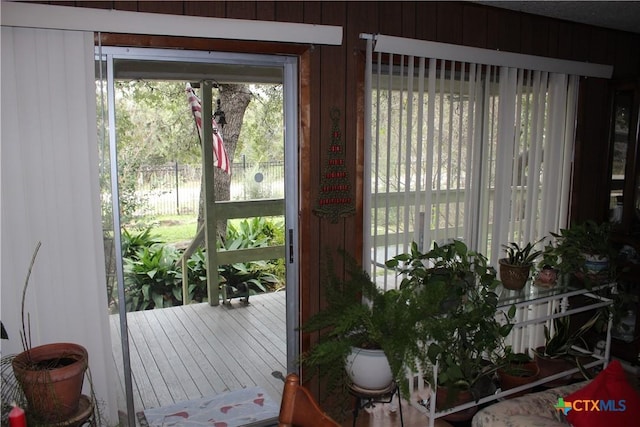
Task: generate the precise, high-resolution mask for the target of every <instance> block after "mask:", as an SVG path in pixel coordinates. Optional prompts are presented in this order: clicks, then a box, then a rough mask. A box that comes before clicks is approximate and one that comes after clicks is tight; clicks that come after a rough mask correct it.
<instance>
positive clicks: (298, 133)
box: [95, 34, 310, 412]
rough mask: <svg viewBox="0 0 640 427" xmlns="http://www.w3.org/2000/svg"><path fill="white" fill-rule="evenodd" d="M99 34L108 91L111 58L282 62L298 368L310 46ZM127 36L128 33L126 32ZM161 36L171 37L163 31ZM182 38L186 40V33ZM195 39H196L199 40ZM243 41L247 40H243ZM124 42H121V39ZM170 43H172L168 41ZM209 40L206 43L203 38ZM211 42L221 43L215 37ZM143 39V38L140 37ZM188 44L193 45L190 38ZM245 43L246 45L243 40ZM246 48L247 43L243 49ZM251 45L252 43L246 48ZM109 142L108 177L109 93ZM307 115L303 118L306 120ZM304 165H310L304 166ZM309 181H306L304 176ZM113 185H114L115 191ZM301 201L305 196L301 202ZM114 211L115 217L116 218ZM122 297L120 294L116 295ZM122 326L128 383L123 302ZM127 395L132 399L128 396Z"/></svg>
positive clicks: (289, 311)
mask: <svg viewBox="0 0 640 427" xmlns="http://www.w3.org/2000/svg"><path fill="white" fill-rule="evenodd" d="M96 37H97V38H99V43H96V48H95V52H96V59H98V58H99V57H103V58H107V81H108V83H107V84H108V86H109V91H110V92H111V91H112V90H113V83H114V70H113V62H112V61H113V59H134V58H135V59H149V60H152V59H154V60H171V61H176V60H181V59H182V60H184V61H185V62H198V61H203V62H218V61H221V62H223V63H228V64H232V65H246V64H255V65H267V66H274V67H277V66H281V67H282V72H283V91H284V93H283V104H284V105H283V108H284V111H285V114H284V120H285V153H284V155H285V247H286V257H285V263H286V266H287V268H286V281H287V295H286V331H287V342H286V346H287V370H288V372H296V371H297V370H298V365H297V360H298V358H299V355H300V353H301V347H300V345H301V344H300V343H301V340H300V332H299V326H300V316H299V314H300V313H301V312H302V307H301V301H302V300H301V298H300V295H301V288H303V281H302V278H303V277H305V275H301V273H300V265H301V259H302V257H301V253H300V231H299V230H300V226H301V224H300V222H301V219H302V215H300V212H301V208H300V206H301V200H300V199H301V197H304V196H300V195H305V194H307V195H308V194H309V192H308V191H304V189H303V188H302V183H304V182H305V180H304V177H303V173H302V171H303V168H301V167H300V159H301V158H305V157H307V155H305V153H304V150H303V147H307V150H308V147H309V144H304V143H303V142H302V141H305V140H306V141H308V140H309V139H308V138H309V134H310V131H309V118H310V115H309V108H305V106H308V104H309V99H310V98H309V86H308V84H304V82H308V73H309V69H310V67H309V61H310V56H309V52H308V50H309V46H304V47H299V46H298V47H296V46H292V45H284V46H285V47H286V49H285V50H286V51H287V54H285V55H282V54H279V55H276V54H275V52H276V51H278V50H279V49H275V46H278V47H282V46H283V45H275V44H270V43H266V44H265V43H248V44H250V45H269V46H270V47H269V48H267V49H265V50H267V51H268V52H267V53H264V52H262V53H255V52H253V53H252V52H245V51H243V52H235V51H234V52H231V51H229V49H221V50H220V51H219V52H218V51H216V52H212V51H210V50H196V49H193V50H192V49H185V48H184V46H183V47H182V49H180V50H177V48H178V46H175V45H173V46H169V47H168V48H164V47H163V48H158V47H157V45H153V43H152V44H151V45H152V46H153V47H148V46H141V47H135V48H131V47H119V46H118V44H119V43H118V42H120V43H122V42H124V40H123V36H122V35H117V34H106V35H105V34H99V35H97V36H96ZM125 37H126V36H125ZM132 37H133V38H136V37H135V36H129V37H126V44H127V45H131V44H132ZM162 39H175V38H171V37H169V38H167V37H162ZM177 39H180V40H181V41H184V39H181V38H177ZM140 40H141V41H142V42H147V44H148V42H149V38H148V37H146V38H141V39H140ZM205 41H206V39H205ZM202 42H203V41H202V40H201V41H200V43H195V44H196V45H200V44H202ZM238 43H239V42H233V43H231V45H233V46H234V47H235V48H237V47H238ZM240 43H241V44H246V43H242V42H240ZM122 44H125V43H122ZM168 44H169V45H171V44H172V43H168ZM206 44H210V43H206ZM214 44H217V45H218V44H220V42H219V41H217V42H216V43H214ZM141 45H145V43H141ZM190 46H193V45H192V44H190ZM245 48H246V46H245ZM241 50H246V49H241ZM249 50H251V49H249ZM108 104H109V112H108V114H109V144H110V152H111V153H112V154H111V155H112V160H111V174H112V177H115V176H117V162H116V161H115V159H114V158H113V156H114V155H115V154H113V153H115V147H116V140H115V128H113V121H114V119H115V111H113V110H114V107H113V99H109V101H108ZM305 118H306V120H305ZM307 169H308V168H307ZM287 171H295V173H287ZM307 182H308V181H307ZM114 189H115V191H114ZM112 191H114V194H118V192H117V191H118V190H117V179H113V178H112ZM113 203H114V209H113V213H114V229H119V228H120V218H119V208H118V203H119V200H118V198H117V197H114V202H113ZM303 203H304V202H303ZM116 216H117V218H116ZM114 244H115V247H121V241H120V236H119V234H116V239H115V241H114ZM116 274H117V280H118V282H119V283H123V276H124V274H123V267H122V259H121V256H120V257H117V262H116ZM120 298H123V295H120ZM120 326H121V336H122V348H123V358H124V359H125V360H124V367H125V370H126V371H127V372H125V373H124V375H125V383H126V384H130V383H131V378H130V375H131V368H130V361H129V360H128V358H129V354H128V341H127V333H126V331H127V324H126V307H124V306H123V308H121V313H120ZM130 387H131V386H130V385H127V386H126V389H127V390H126V393H127V394H130V393H131V391H132V390H131V389H130ZM126 401H127V406H129V405H131V407H128V408H127V411H128V412H132V411H134V408H133V401H132V398H131V397H130V396H126ZM130 401H131V402H130Z"/></svg>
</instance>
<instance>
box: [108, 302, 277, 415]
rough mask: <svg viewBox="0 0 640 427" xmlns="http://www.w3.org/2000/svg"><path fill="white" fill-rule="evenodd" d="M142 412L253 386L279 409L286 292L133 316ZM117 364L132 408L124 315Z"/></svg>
mask: <svg viewBox="0 0 640 427" xmlns="http://www.w3.org/2000/svg"><path fill="white" fill-rule="evenodd" d="M127 322H128V328H129V350H130V356H131V357H130V359H131V371H132V378H133V392H134V404H135V408H136V412H138V411H141V410H143V409H147V408H155V407H160V406H165V405H168V404H171V403H174V402H180V401H184V400H190V399H195V398H200V397H203V396H210V395H215V394H218V393H223V392H225V391H233V390H238V389H241V388H246V387H255V386H260V387H262V388H263V389H264V390H265V391H266V392H267V394H269V395H270V396H271V398H272V399H274V400H275V401H277V402H279V401H280V397H281V393H282V386H283V383H282V381H281V380H280V379H277V378H275V377H274V376H273V375H272V372H274V371H280V372H282V373H283V374H285V375H286V363H287V358H286V326H285V292H276V293H271V294H265V295H259V296H252V297H251V298H250V304H249V305H248V306H246V305H244V304H243V303H242V302H240V301H239V300H237V299H234V300H233V301H232V306H231V307H229V306H223V305H220V306H218V307H211V306H209V305H208V304H205V303H203V304H191V305H187V306H180V307H173V308H165V309H159V310H147V311H139V312H133V313H129V314H128V315H127ZM111 338H112V343H113V358H114V362H115V364H116V367H117V368H118V372H119V373H120V381H119V393H118V397H119V407H120V409H122V410H124V409H125V408H126V405H125V403H124V402H125V399H124V383H123V380H122V366H123V362H122V350H121V348H122V346H121V342H120V326H119V320H118V316H117V315H113V316H111Z"/></svg>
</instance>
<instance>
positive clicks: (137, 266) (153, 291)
mask: <svg viewBox="0 0 640 427" xmlns="http://www.w3.org/2000/svg"><path fill="white" fill-rule="evenodd" d="M179 258H180V253H179V252H178V251H177V250H176V249H175V248H174V247H173V246H168V245H163V244H160V243H155V244H153V245H151V246H150V247H143V248H141V249H138V250H137V251H136V252H135V254H134V256H133V257H131V258H125V259H124V282H125V295H126V298H127V311H138V310H148V309H151V308H164V307H172V306H175V305H180V304H182V275H181V272H180V271H179V269H178V268H177V266H176V262H177V261H178V259H179Z"/></svg>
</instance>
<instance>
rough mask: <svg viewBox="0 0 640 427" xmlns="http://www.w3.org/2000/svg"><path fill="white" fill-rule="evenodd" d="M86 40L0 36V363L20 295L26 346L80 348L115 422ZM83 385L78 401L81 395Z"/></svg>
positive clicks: (41, 34) (20, 31)
mask: <svg viewBox="0 0 640 427" xmlns="http://www.w3.org/2000/svg"><path fill="white" fill-rule="evenodd" d="M93 52H94V46H93V33H91V32H79V31H60V30H43V29H28V28H10V27H2V68H1V70H2V74H1V81H2V83H1V85H2V86H1V97H2V104H1V105H2V110H1V113H2V123H1V126H2V127H1V146H0V147H1V148H0V150H1V154H0V158H1V166H0V169H1V185H2V188H1V202H0V203H1V212H2V214H1V215H2V216H1V219H2V221H1V222H2V226H1V234H0V236H1V240H2V243H1V260H2V261H1V265H2V269H1V272H0V292H1V297H2V298H1V304H0V305H1V309H2V311H1V316H2V322H3V323H4V324H5V326H6V328H7V330H8V332H9V335H10V336H9V338H10V339H9V340H8V341H3V342H2V354H3V355H7V354H11V353H17V352H20V351H21V350H22V347H21V343H20V337H19V330H20V319H21V312H20V302H21V298H22V288H23V284H24V280H25V276H26V274H27V270H28V267H29V262H30V260H31V255H32V253H33V250H34V248H35V246H36V243H37V242H38V241H41V242H42V247H41V248H40V252H39V254H38V257H37V259H36V263H35V266H34V269H33V272H32V275H31V280H30V284H29V289H28V293H27V299H26V310H27V311H28V312H29V313H30V317H31V333H32V343H33V345H34V346H35V345H40V344H45V343H50V342H61V341H62V342H64V341H70V342H75V343H78V344H81V345H83V346H85V347H86V348H87V350H88V352H89V362H90V363H89V366H90V372H91V377H92V379H93V384H94V388H95V391H96V394H97V397H98V399H99V400H100V401H102V404H103V410H104V411H105V415H106V416H107V418H108V420H110V421H115V420H116V419H117V414H116V404H115V391H114V390H115V388H114V387H113V385H114V384H112V379H113V378H114V377H115V368H114V367H113V364H112V362H111V361H112V359H111V341H110V334H109V325H108V318H107V295H106V282H105V268H104V250H103V243H102V227H101V216H100V200H99V194H100V192H99V176H98V150H97V147H98V146H97V132H96V129H97V127H96V107H95V83H94V82H95V76H94V73H95V68H94V63H93V62H94V60H93V57H94V54H93ZM88 387H89V384H88V381H85V392H88Z"/></svg>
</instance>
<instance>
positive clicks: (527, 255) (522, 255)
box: [498, 241, 542, 289]
mask: <svg viewBox="0 0 640 427" xmlns="http://www.w3.org/2000/svg"><path fill="white" fill-rule="evenodd" d="M538 243H540V241H537V242H535V243H531V242H528V243H527V244H526V245H524V246H520V245H518V243H516V242H510V243H509V244H506V245H502V248H503V249H504V250H505V254H506V257H505V258H501V259H500V260H499V261H498V263H499V265H500V280H501V281H502V283H503V285H504V287H505V288H507V289H522V288H523V287H524V285H525V284H526V282H527V280H528V279H529V274H530V273H531V267H533V263H534V261H535V260H536V258H538V257H539V256H540V255H541V254H542V251H541V250H534V247H535V245H536V244H538Z"/></svg>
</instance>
